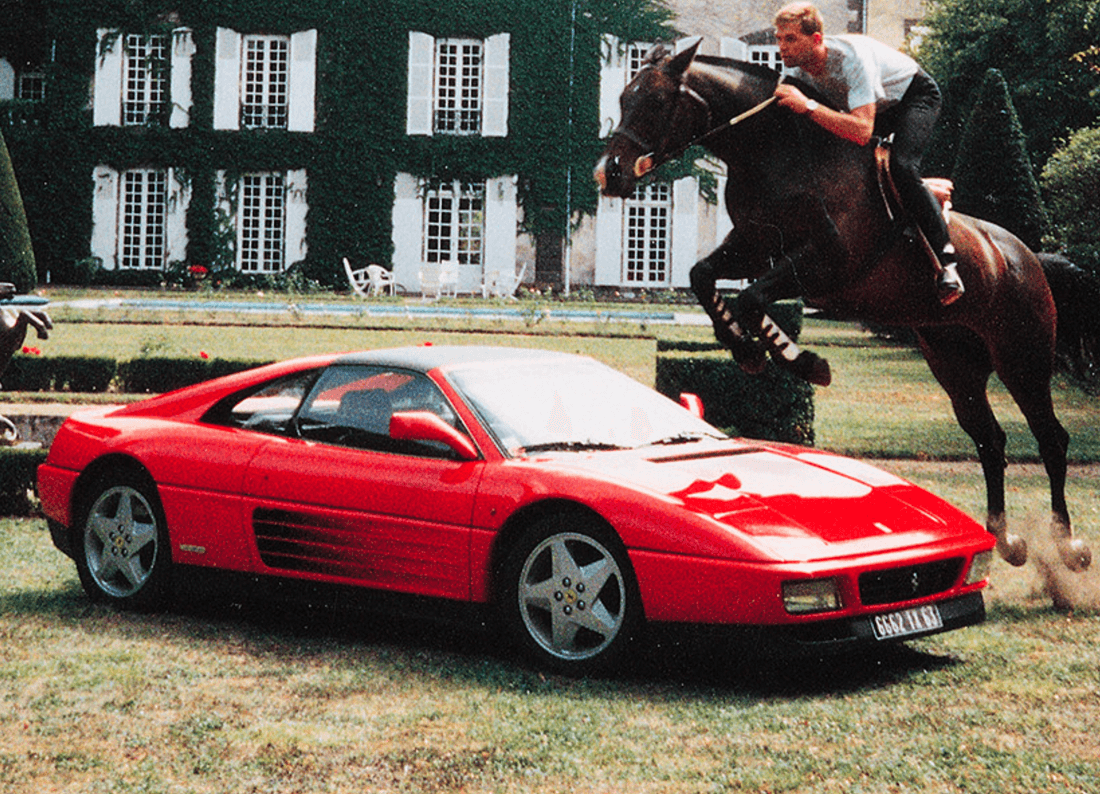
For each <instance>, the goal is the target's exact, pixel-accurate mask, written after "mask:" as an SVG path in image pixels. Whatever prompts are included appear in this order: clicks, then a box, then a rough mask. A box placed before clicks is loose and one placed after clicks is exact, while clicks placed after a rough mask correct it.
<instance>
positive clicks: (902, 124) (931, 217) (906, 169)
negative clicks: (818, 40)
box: [875, 70, 949, 253]
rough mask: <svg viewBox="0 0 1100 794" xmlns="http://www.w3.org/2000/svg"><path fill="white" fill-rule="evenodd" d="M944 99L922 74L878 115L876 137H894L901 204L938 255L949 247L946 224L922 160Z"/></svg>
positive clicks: (894, 167) (895, 173)
mask: <svg viewBox="0 0 1100 794" xmlns="http://www.w3.org/2000/svg"><path fill="white" fill-rule="evenodd" d="M941 104H942V98H941V96H940V88H939V86H938V85H936V81H935V80H933V79H932V77H931V76H929V75H928V74H927V73H926V72H924V71H923V70H921V71H918V72H917V74H916V75H915V76H914V77H913V82H912V83H910V85H909V88H908V90H906V92H905V95H904V96H903V97H902V98H901V102H899V103H898V104H897V105H894V106H893V107H891V108H888V109H887V110H885V111H883V112H882V113H879V114H876V116H875V135H877V136H879V137H881V138H885V137H886V136H888V135H890V134H891V133H893V135H894V142H893V145H892V146H891V147H890V173H891V174H892V175H893V177H894V183H895V184H896V185H897V187H898V192H899V193H900V194H901V198H902V201H903V202H904V203H905V206H906V208H907V209H908V210H909V211H910V212H911V213H912V214H913V218H914V219H915V220H916V222H917V225H918V226H920V228H921V231H923V232H924V234H925V235H926V236H927V237H928V242H929V243H931V245H932V248H933V250H935V251H936V252H937V253H938V252H940V251H942V250H943V248H944V246H945V245H947V242H948V239H949V238H948V235H947V223H946V222H945V221H944V219H943V214H942V213H941V211H940V206H939V202H937V201H936V200H935V199H934V198H933V197H932V194H931V193H929V192H928V190H927V189H926V188H925V187H924V185H923V184H922V183H921V167H920V163H921V158H922V157H923V156H924V150H925V149H926V148H927V147H928V141H929V139H930V138H931V137H932V130H933V128H934V127H935V125H936V120H937V119H938V118H939V115H940V106H941Z"/></svg>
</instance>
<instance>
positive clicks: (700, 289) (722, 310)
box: [691, 235, 767, 375]
mask: <svg viewBox="0 0 1100 794" xmlns="http://www.w3.org/2000/svg"><path fill="white" fill-rule="evenodd" d="M731 236H732V235H731ZM735 259H736V257H735V255H734V253H733V244H732V242H731V239H730V237H727V238H726V241H725V242H724V243H722V245H721V246H719V247H718V248H716V249H715V250H714V251H713V252H711V254H710V255H709V256H707V257H706V258H705V259H701V260H699V261H698V262H697V263H696V264H695V266H694V267H693V268H692V269H691V289H692V291H693V292H694V293H695V298H696V300H698V301H699V305H700V306H702V307H703V311H705V312H706V313H707V316H708V317H710V321H711V324H712V325H713V326H714V336H715V338H716V339H717V340H718V341H719V342H721V343H722V345H723V346H724V347H725V348H726V349H727V350H729V351H730V353H731V354H732V355H733V359H734V361H736V362H737V363H738V365H739V366H740V367H741V369H742V370H744V371H745V372H747V373H748V374H750V375H758V374H760V372H762V371H763V369H764V365H765V364H766V363H767V358H766V356H765V351H764V348H763V347H762V346H761V345H760V344H759V343H757V341H756V340H755V339H753V337H752V335H751V334H748V333H746V332H745V330H744V329H743V328H742V327H741V324H740V323H739V322H738V319H737V312H736V307H735V305H733V304H731V303H730V302H728V301H727V300H726V299H725V298H723V297H722V296H721V295H720V294H719V293H718V287H717V283H718V279H719V278H737V276H732V275H730V270H731V268H730V264H731V262H733V261H734V260H735Z"/></svg>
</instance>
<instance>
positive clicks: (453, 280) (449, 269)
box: [439, 259, 458, 298]
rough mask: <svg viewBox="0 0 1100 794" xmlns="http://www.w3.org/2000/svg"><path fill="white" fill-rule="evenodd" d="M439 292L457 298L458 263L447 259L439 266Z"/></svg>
mask: <svg viewBox="0 0 1100 794" xmlns="http://www.w3.org/2000/svg"><path fill="white" fill-rule="evenodd" d="M439 291H440V292H441V293H450V295H451V297H452V298H455V297H458V262H456V261H454V260H453V259H448V260H446V261H445V262H441V263H440V265H439Z"/></svg>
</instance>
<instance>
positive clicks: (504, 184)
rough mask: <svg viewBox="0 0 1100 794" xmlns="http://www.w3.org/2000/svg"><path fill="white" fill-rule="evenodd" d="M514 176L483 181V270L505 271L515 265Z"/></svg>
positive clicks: (515, 217)
mask: <svg viewBox="0 0 1100 794" xmlns="http://www.w3.org/2000/svg"><path fill="white" fill-rule="evenodd" d="M516 181H517V180H516V177H515V176H511V175H510V176H501V177H495V178H493V179H490V180H488V181H487V182H486V183H485V251H484V256H483V257H482V268H483V269H484V271H485V272H486V273H491V272H493V271H496V270H500V271H503V272H505V273H507V272H509V271H513V270H514V269H515V267H516V224H517V221H518V219H519V214H518V212H519V211H518V208H517V204H516Z"/></svg>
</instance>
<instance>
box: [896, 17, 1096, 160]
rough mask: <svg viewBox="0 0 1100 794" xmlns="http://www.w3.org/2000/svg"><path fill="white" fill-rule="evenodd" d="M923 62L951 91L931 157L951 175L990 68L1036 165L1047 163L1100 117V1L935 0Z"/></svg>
mask: <svg viewBox="0 0 1100 794" xmlns="http://www.w3.org/2000/svg"><path fill="white" fill-rule="evenodd" d="M925 24H926V25H927V26H928V28H929V33H928V34H927V35H926V36H925V37H924V38H923V39H922V42H921V45H920V49H919V51H918V58H919V60H920V61H921V63H922V64H923V65H924V67H925V68H926V69H927V70H928V72H929V73H930V74H932V76H933V77H935V78H936V80H937V81H938V82H939V83H940V87H941V88H942V89H943V91H944V112H943V115H942V116H941V123H940V127H939V132H938V135H937V138H936V141H935V142H934V144H933V146H932V147H931V148H930V150H929V153H928V156H927V157H926V158H925V160H926V163H927V164H928V166H929V170H930V171H934V170H939V171H940V172H941V173H946V172H947V171H948V170H949V169H950V167H951V164H952V163H953V162H954V161H955V152H956V147H957V145H958V141H959V139H960V137H961V135H962V131H963V127H964V126H965V122H966V119H967V118H968V117H969V115H970V109H971V107H972V106H973V104H974V102H975V100H976V96H977V93H976V92H977V90H978V89H979V88H980V85H981V81H982V79H983V75H984V74H985V72H986V70H987V69H990V68H993V69H998V70H1000V72H1001V73H1002V75H1003V76H1004V79H1005V82H1006V83H1007V84H1008V86H1009V91H1010V94H1011V98H1012V102H1013V105H1014V106H1015V108H1016V110H1017V112H1018V113H1019V117H1020V122H1021V124H1022V127H1023V129H1024V131H1025V133H1026V135H1027V146H1028V150H1029V152H1030V153H1031V156H1032V158H1033V159H1034V162H1035V163H1036V164H1038V165H1041V164H1042V163H1045V162H1046V159H1047V157H1048V156H1049V155H1050V153H1051V151H1053V149H1054V147H1055V146H1056V144H1057V141H1058V140H1059V139H1060V138H1062V137H1063V136H1064V135H1065V134H1066V132H1067V131H1068V130H1072V129H1078V128H1081V127H1086V126H1089V125H1091V124H1093V123H1094V122H1095V121H1096V119H1097V118H1098V117H1100V71H1098V70H1097V59H1096V57H1095V55H1090V54H1089V53H1090V51H1091V48H1093V47H1094V46H1095V45H1096V43H1097V41H1100V0H1057V1H1056V2H1055V1H1054V0H935V2H934V3H933V4H932V5H931V8H930V12H929V14H928V16H927V17H926V19H925Z"/></svg>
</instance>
